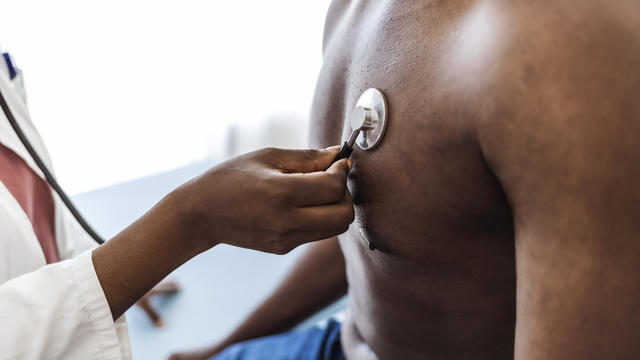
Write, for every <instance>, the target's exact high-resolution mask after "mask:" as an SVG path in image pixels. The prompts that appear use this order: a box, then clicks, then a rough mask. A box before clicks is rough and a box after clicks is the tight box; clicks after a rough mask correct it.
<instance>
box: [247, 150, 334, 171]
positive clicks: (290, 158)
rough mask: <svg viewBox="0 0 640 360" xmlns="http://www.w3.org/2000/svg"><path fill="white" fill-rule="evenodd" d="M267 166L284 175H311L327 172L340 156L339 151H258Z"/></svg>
mask: <svg viewBox="0 0 640 360" xmlns="http://www.w3.org/2000/svg"><path fill="white" fill-rule="evenodd" d="M258 154H259V157H260V158H261V159H262V161H263V162H264V163H266V164H269V165H270V166H271V167H272V168H275V169H277V170H279V171H280V172H283V173H309V172H314V171H324V170H326V169H327V168H328V167H329V166H330V165H331V163H332V162H333V159H335V157H336V155H337V154H338V150H335V149H331V150H328V149H324V150H315V149H309V150H289V149H278V148H267V149H262V150H258Z"/></svg>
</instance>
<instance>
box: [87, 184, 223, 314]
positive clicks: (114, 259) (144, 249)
mask: <svg viewBox="0 0 640 360" xmlns="http://www.w3.org/2000/svg"><path fill="white" fill-rule="evenodd" d="M176 197H177V196H176V195H175V194H170V195H168V196H167V197H166V198H164V199H163V200H162V201H160V202H159V203H158V204H157V205H156V206H155V207H154V208H153V209H151V210H150V211H149V212H148V213H147V214H145V215H144V216H143V217H142V218H140V219H139V220H138V221H136V222H134V223H133V224H131V225H130V226H129V227H127V228H126V229H125V230H123V231H122V232H121V233H119V234H118V235H116V236H115V237H114V238H113V239H111V240H110V241H108V242H107V243H106V244H105V245H103V246H100V247H99V248H97V249H96V250H94V252H93V263H94V267H95V270H96V274H97V275H98V279H99V280H100V284H101V285H102V289H103V291H104V294H105V297H106V299H107V302H108V303H109V307H110V308H111V314H112V316H113V318H114V320H115V319H117V318H118V317H120V316H121V315H122V314H123V313H124V312H125V311H126V310H127V309H128V308H129V307H131V306H132V305H133V304H134V303H135V302H136V301H138V300H139V299H140V298H141V297H142V296H143V295H144V294H146V293H147V292H148V291H149V290H150V289H151V288H152V287H153V286H154V285H156V284H157V283H158V282H160V281H161V280H162V279H163V278H164V277H165V276H167V275H168V274H169V273H171V271H173V270H174V269H176V268H177V267H179V266H180V265H182V264H183V263H185V262H186V261H187V260H189V259H191V258H192V257H194V256H195V255H197V254H199V253H200V252H202V251H205V250H207V249H208V248H209V247H210V246H213V245H214V243H213V242H210V243H208V245H209V246H207V245H204V246H203V245H202V241H200V242H198V241H196V240H194V236H192V234H189V233H187V231H185V230H184V229H186V228H187V226H185V225H186V223H185V217H184V213H182V211H181V210H180V206H179V205H180V204H178V199H176Z"/></svg>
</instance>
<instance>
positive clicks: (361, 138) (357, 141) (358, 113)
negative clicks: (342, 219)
mask: <svg viewBox="0 0 640 360" xmlns="http://www.w3.org/2000/svg"><path fill="white" fill-rule="evenodd" d="M0 107H2V111H4V114H5V116H6V117H7V120H9V123H10V124H11V127H12V128H13V130H14V131H15V133H16V135H18V138H19V139H20V142H22V145H24V147H25V148H26V149H27V151H28V152H29V155H31V158H32V159H33V161H34V162H35V163H36V165H37V166H38V168H39V169H40V171H42V173H43V174H44V177H45V179H46V180H47V182H48V183H49V185H50V186H51V187H52V188H53V190H54V191H55V192H56V194H58V196H59V197H60V199H61V200H62V202H63V203H64V205H65V206H66V207H67V209H69V212H71V214H72V215H73V217H74V218H75V219H76V221H78V223H79V224H80V226H82V228H83V229H84V230H85V231H86V232H87V234H89V236H91V238H93V240H94V241H95V242H96V243H98V244H104V242H105V241H104V239H103V238H102V237H101V236H100V235H98V233H97V232H96V231H95V230H94V229H93V228H92V227H91V225H89V223H88V222H87V221H86V220H85V219H84V217H83V216H82V215H81V214H80V211H78V209H77V208H76V207H75V205H74V204H73V202H72V201H71V199H70V198H69V196H67V194H66V193H65V192H64V190H62V187H60V185H59V184H58V181H57V180H56V178H55V177H54V176H53V174H52V173H51V171H49V169H48V168H47V166H46V165H45V163H44V162H43V161H42V159H41V158H40V156H39V155H38V153H37V152H36V150H35V149H34V148H33V145H31V143H30V142H29V139H27V137H26V136H25V134H24V132H23V131H22V128H21V127H20V125H19V124H18V122H17V121H16V118H15V117H14V116H13V112H12V111H11V109H10V108H9V105H8V104H7V102H6V100H5V98H4V96H3V95H2V91H0ZM387 118H388V110H387V101H386V99H385V97H384V94H383V93H382V92H381V91H380V90H378V89H373V88H371V89H367V90H366V91H365V92H364V93H362V95H361V96H360V98H359V99H358V101H357V102H356V106H355V107H354V109H353V110H352V111H351V114H350V115H349V124H350V126H351V129H352V133H351V135H350V136H349V138H348V139H347V140H346V141H345V142H344V144H342V147H341V148H340V151H339V152H338V155H336V158H335V159H334V162H335V161H338V160H340V159H344V158H348V157H349V156H351V153H352V152H353V149H354V145H357V146H358V147H360V148H361V149H362V150H371V149H373V148H374V147H375V146H377V145H378V144H379V143H380V141H382V138H383V137H384V134H385V130H386V128H387V122H388V121H387ZM370 248H371V246H370ZM371 250H373V249H371Z"/></svg>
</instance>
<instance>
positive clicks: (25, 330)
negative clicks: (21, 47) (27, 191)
mask: <svg viewBox="0 0 640 360" xmlns="http://www.w3.org/2000/svg"><path fill="white" fill-rule="evenodd" d="M0 90H1V91H2V94H3V95H4V97H5V98H6V100H7V102H8V103H9V106H10V107H11V109H12V111H13V113H14V116H15V117H16V118H17V120H18V121H19V123H20V124H21V127H22V128H23V130H24V132H25V133H26V136H28V138H29V140H30V141H31V142H32V144H33V146H34V147H35V149H36V151H37V152H38V153H39V154H40V156H41V157H42V158H43V161H44V162H45V163H46V164H47V166H48V167H49V168H50V169H51V161H50V159H49V155H48V153H47V152H46V149H45V146H44V143H43V142H42V139H41V137H40V135H39V134H38V132H37V130H36V129H35V127H34V125H33V123H32V122H31V119H30V117H29V112H28V109H27V105H26V100H25V95H24V88H23V86H22V81H21V75H18V77H17V78H15V79H14V80H10V79H9V76H8V71H7V66H6V64H5V62H4V59H2V58H0ZM0 142H2V144H4V145H5V146H6V147H8V148H10V149H12V150H13V151H14V152H15V153H17V154H18V155H19V156H21V157H22V158H23V159H24V160H25V161H26V163H27V164H28V165H29V166H30V167H31V168H32V169H33V170H34V171H35V172H36V173H37V174H39V175H40V176H42V173H41V171H40V170H39V169H38V167H37V166H36V164H35V163H34V161H33V160H32V159H31V157H30V156H29V154H28V152H27V151H26V149H25V148H24V147H23V146H22V144H21V143H20V140H19V139H18V137H17V136H16V135H15V133H14V132H13V130H12V128H11V125H10V124H9V122H8V121H7V119H6V117H5V115H4V113H3V112H2V111H0ZM0 171H2V169H0ZM53 198H54V201H55V231H56V232H55V235H56V240H57V243H58V244H57V245H58V251H59V254H60V257H61V259H63V261H61V262H59V263H57V264H51V265H46V262H45V258H44V254H43V252H42V250H41V248H40V244H39V243H38V240H37V238H36V236H35V234H34V232H33V228H32V226H31V223H30V222H29V218H28V217H27V215H26V214H25V213H24V211H23V210H22V208H21V207H20V205H19V204H18V202H17V201H16V199H15V198H14V197H13V196H12V195H11V193H10V192H9V191H8V190H7V188H6V187H5V186H4V184H2V182H0V359H2V360H4V359H65V360H73V359H82V360H86V359H130V358H131V347H130V343H129V335H128V331H127V324H126V320H125V318H124V316H122V317H121V318H120V319H118V320H117V321H115V322H114V321H113V320H112V317H111V311H110V309H109V305H108V303H107V300H106V298H105V296H104V293H103V291H102V287H101V286H100V282H99V281H98V277H97V276H96V272H95V270H94V267H93V262H92V260H91V249H92V248H93V247H94V246H95V244H94V243H93V240H91V238H89V236H88V235H87V234H86V233H85V232H84V231H83V230H82V228H80V226H79V225H78V224H77V223H76V222H75V220H74V219H73V218H72V217H71V215H70V213H69V212H68V210H67V209H66V208H65V207H64V205H63V204H62V202H61V201H60V200H59V199H58V197H57V196H56V195H55V193H54V196H53Z"/></svg>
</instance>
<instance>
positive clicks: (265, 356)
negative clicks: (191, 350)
mask: <svg viewBox="0 0 640 360" xmlns="http://www.w3.org/2000/svg"><path fill="white" fill-rule="evenodd" d="M210 360H345V358H344V354H343V353H342V345H341V344H340V323H339V322H337V321H335V320H329V321H328V323H327V326H326V327H317V326H316V327H313V328H311V329H308V330H303V331H293V332H288V333H284V334H279V335H273V336H267V337H263V338H259V339H254V340H249V341H245V342H241V343H238V344H234V345H231V346H229V347H228V348H226V349H224V350H223V351H222V352H221V353H220V354H218V355H216V356H214V357H212V358H211V359H210Z"/></svg>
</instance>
